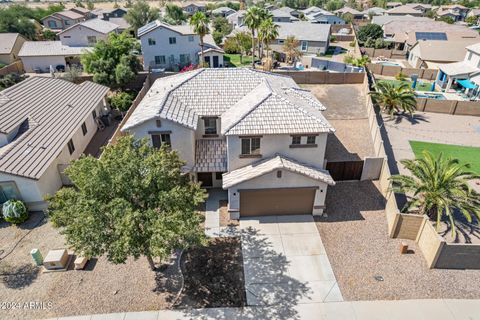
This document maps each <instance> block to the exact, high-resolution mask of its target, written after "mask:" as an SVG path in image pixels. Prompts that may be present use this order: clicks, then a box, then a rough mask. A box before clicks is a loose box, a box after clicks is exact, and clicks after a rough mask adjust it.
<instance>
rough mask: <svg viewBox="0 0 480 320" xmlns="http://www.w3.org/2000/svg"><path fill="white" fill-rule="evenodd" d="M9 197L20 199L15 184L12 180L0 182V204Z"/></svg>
mask: <svg viewBox="0 0 480 320" xmlns="http://www.w3.org/2000/svg"><path fill="white" fill-rule="evenodd" d="M10 199H20V193H19V192H18V189H17V185H16V184H15V182H13V181H6V182H0V204H3V203H5V202H7V200H10Z"/></svg>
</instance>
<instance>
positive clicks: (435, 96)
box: [415, 93, 447, 100]
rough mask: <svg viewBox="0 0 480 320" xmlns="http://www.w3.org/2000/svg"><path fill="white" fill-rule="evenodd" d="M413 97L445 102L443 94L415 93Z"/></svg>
mask: <svg viewBox="0 0 480 320" xmlns="http://www.w3.org/2000/svg"><path fill="white" fill-rule="evenodd" d="M415 96H416V97H417V98H423V99H435V100H447V98H445V96H444V95H443V94H435V93H416V94H415Z"/></svg>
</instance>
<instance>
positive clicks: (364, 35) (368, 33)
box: [357, 24, 383, 42]
mask: <svg viewBox="0 0 480 320" xmlns="http://www.w3.org/2000/svg"><path fill="white" fill-rule="evenodd" d="M357 38H358V41H359V42H365V41H367V40H368V39H369V38H371V39H373V40H377V39H378V38H383V29H382V27H381V26H379V25H378V24H367V25H365V26H363V27H360V29H359V30H358V34H357Z"/></svg>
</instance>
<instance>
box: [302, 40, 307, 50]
mask: <svg viewBox="0 0 480 320" xmlns="http://www.w3.org/2000/svg"><path fill="white" fill-rule="evenodd" d="M307 49H308V41H302V47H301V50H302V51H307Z"/></svg>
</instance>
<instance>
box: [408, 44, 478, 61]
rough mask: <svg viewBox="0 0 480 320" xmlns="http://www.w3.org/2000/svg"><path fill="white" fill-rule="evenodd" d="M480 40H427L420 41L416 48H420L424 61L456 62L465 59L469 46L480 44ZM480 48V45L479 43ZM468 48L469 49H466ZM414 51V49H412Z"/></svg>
mask: <svg viewBox="0 0 480 320" xmlns="http://www.w3.org/2000/svg"><path fill="white" fill-rule="evenodd" d="M479 40H480V39H462V40H452V41H448V45H445V41H437V40H426V41H418V42H417V44H416V45H415V46H418V47H419V50H420V58H421V59H422V60H429V61H440V62H444V63H445V62H456V61H462V60H463V59H464V58H465V54H466V52H467V48H469V47H468V46H469V45H471V44H474V43H477V42H479ZM477 45H479V46H480V43H477ZM466 47H467V48H466ZM412 49H413V48H412Z"/></svg>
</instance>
